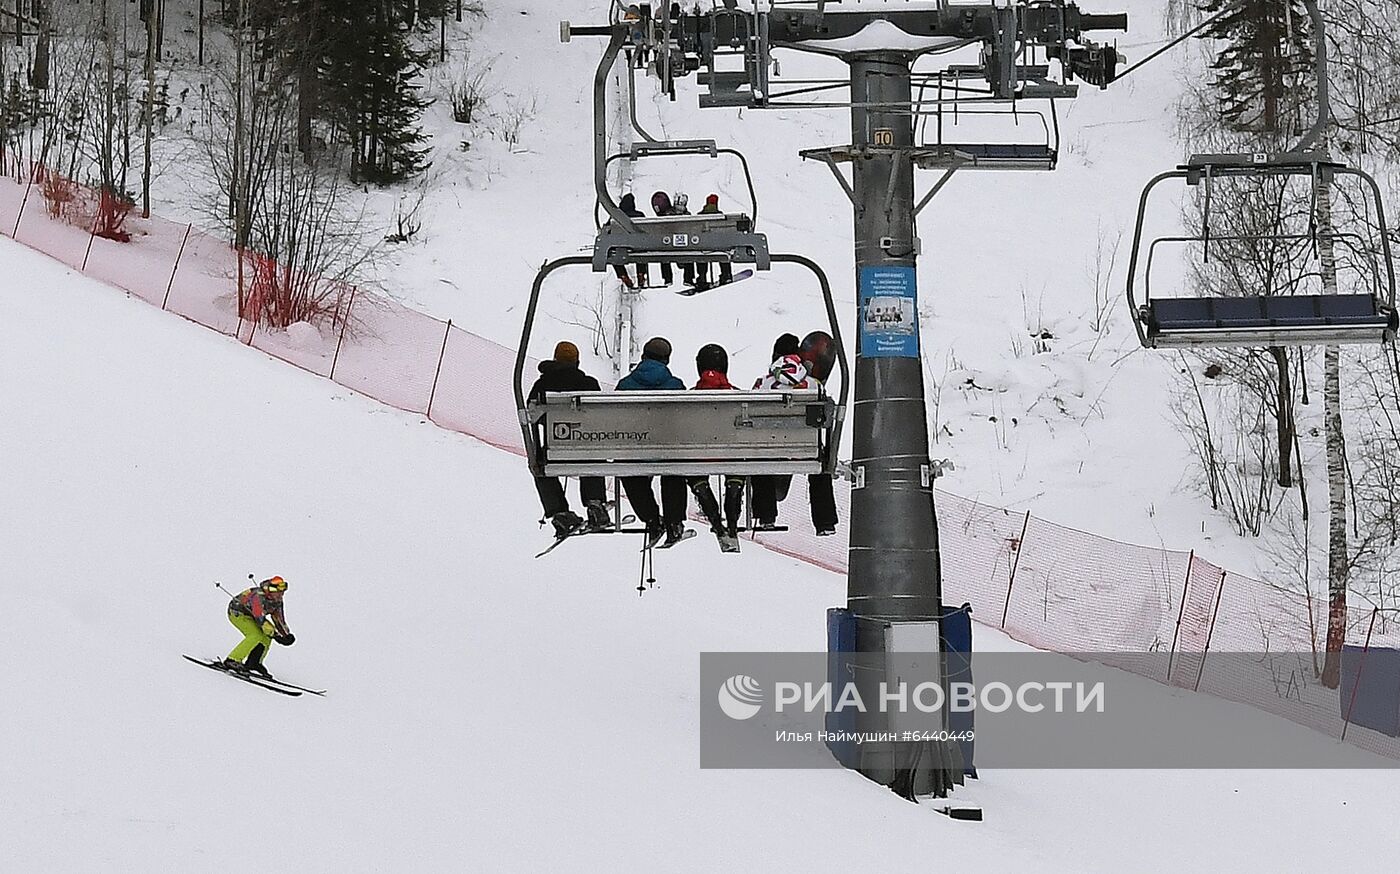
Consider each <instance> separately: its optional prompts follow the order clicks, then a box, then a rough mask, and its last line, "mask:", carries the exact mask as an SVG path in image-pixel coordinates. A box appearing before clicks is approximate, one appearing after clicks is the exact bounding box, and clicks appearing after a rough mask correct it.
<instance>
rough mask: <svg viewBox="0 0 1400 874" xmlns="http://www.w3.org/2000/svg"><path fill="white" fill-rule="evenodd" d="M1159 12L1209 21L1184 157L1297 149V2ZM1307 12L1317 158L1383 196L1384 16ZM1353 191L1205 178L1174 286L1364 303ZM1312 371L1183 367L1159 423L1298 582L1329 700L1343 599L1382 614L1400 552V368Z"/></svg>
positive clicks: (1394, 147) (1305, 60)
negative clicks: (1205, 190)
mask: <svg viewBox="0 0 1400 874" xmlns="http://www.w3.org/2000/svg"><path fill="white" fill-rule="evenodd" d="M1169 12H1170V13H1172V14H1173V15H1174V16H1177V19H1176V20H1177V23H1178V24H1182V25H1194V24H1195V23H1196V22H1198V21H1208V22H1209V23H1208V24H1206V25H1205V27H1204V28H1203V29H1202V30H1201V32H1200V35H1201V36H1202V37H1204V38H1206V39H1207V40H1209V43H1208V46H1209V50H1210V51H1211V52H1212V54H1213V63H1212V64H1211V74H1212V75H1211V76H1210V78H1209V81H1207V82H1203V83H1188V88H1187V93H1186V95H1185V97H1184V98H1183V100H1182V103H1181V122H1182V124H1181V138H1182V139H1183V140H1184V141H1185V143H1186V145H1187V147H1188V148H1189V149H1190V150H1191V151H1198V152H1246V153H1254V152H1279V151H1284V150H1286V149H1287V148H1289V147H1291V146H1293V145H1294V144H1295V143H1297V142H1298V140H1299V139H1300V137H1301V135H1302V134H1303V132H1304V131H1306V130H1307V129H1309V128H1310V127H1311V125H1312V123H1313V119H1314V118H1315V117H1316V115H1317V78H1316V74H1315V72H1314V59H1315V51H1316V44H1315V42H1314V40H1315V38H1316V34H1315V32H1314V31H1315V28H1314V27H1313V24H1312V21H1311V19H1310V16H1309V13H1308V10H1307V9H1306V7H1305V5H1304V3H1303V2H1302V0H1194V3H1193V4H1192V5H1190V6H1188V5H1187V4H1186V3H1184V2H1183V0H1173V2H1172V4H1171V6H1170V8H1169ZM1324 12H1325V16H1326V32H1327V39H1328V54H1329V61H1330V63H1329V70H1328V82H1329V85H1330V91H1331V100H1330V105H1331V110H1332V117H1331V119H1330V122H1329V124H1328V125H1327V127H1326V128H1325V129H1324V131H1323V140H1322V142H1321V143H1320V144H1319V147H1320V148H1322V149H1325V150H1330V151H1331V152H1332V153H1334V154H1336V155H1338V156H1339V157H1341V158H1343V159H1344V160H1347V161H1349V162H1350V163H1353V164H1358V163H1359V164H1363V165H1365V169H1368V170H1371V171H1372V172H1374V173H1376V174H1377V175H1378V176H1382V177H1390V178H1391V179H1392V181H1393V176H1392V175H1391V174H1392V168H1393V167H1395V166H1396V165H1397V164H1396V162H1397V160H1400V97H1397V95H1396V93H1395V91H1394V88H1393V83H1394V82H1395V81H1396V78H1397V77H1398V76H1400V40H1397V38H1396V36H1395V34H1396V33H1397V32H1400V31H1398V30H1397V29H1400V7H1397V6H1396V4H1394V3H1393V2H1387V0H1331V2H1330V3H1329V4H1327V8H1326V9H1325V10H1324ZM1387 83H1390V84H1387ZM1392 190H1393V188H1392ZM1360 193H1361V192H1358V191H1353V190H1350V189H1346V188H1343V187H1342V186H1341V185H1334V184H1332V182H1331V180H1330V179H1328V178H1327V177H1326V176H1323V177H1320V178H1319V179H1318V180H1316V181H1314V180H1312V179H1311V178H1307V177H1302V178H1299V177H1293V178H1291V179H1290V178H1287V177H1281V176H1274V177H1258V178H1248V177H1246V178H1237V179H1228V180H1215V181H1214V183H1213V184H1212V192H1211V206H1210V212H1209V222H1208V226H1209V228H1210V235H1211V241H1210V243H1209V246H1210V252H1209V256H1210V257H1209V259H1208V260H1196V261H1195V262H1193V263H1192V265H1191V266H1190V268H1189V270H1188V276H1187V281H1188V283H1189V284H1190V285H1192V286H1194V287H1195V288H1196V290H1197V291H1198V292H1199V293H1201V294H1203V295H1208V296H1220V295H1275V294H1278V295H1284V294H1292V293H1297V292H1306V293H1314V294H1316V293H1338V292H1341V293H1359V292H1371V291H1376V290H1379V289H1377V288H1376V286H1375V284H1374V282H1375V280H1376V278H1377V275H1376V273H1375V272H1374V268H1375V267H1376V266H1377V265H1382V263H1383V262H1382V261H1381V259H1380V248H1381V242H1382V240H1381V236H1380V235H1381V230H1382V229H1381V227H1380V224H1379V222H1378V220H1377V217H1376V216H1375V215H1374V214H1372V213H1371V212H1369V211H1368V210H1367V209H1366V208H1365V204H1364V201H1363V200H1362V198H1361V197H1359V196H1358V195H1359V194H1360ZM1203 210H1204V206H1203V198H1201V197H1197V198H1196V199H1188V201H1187V203H1186V204H1185V207H1184V211H1185V218H1186V221H1187V222H1188V223H1191V224H1194V225H1195V226H1197V227H1199V226H1201V225H1202V223H1203V222H1205V220H1206V216H1205V214H1204V212H1203ZM1391 212H1392V214H1393V213H1394V210H1391ZM1382 269H1383V267H1382ZM1317 357H1318V356H1317V354H1316V352H1314V351H1313V350H1309V349H1307V348H1303V349H1289V348H1285V347H1273V348H1268V349H1241V350H1212V351H1209V352H1205V353H1194V354H1187V355H1184V364H1185V366H1184V367H1183V372H1182V382H1181V385H1180V391H1179V393H1178V399H1177V404H1176V413H1177V417H1178V419H1179V420H1180V421H1181V422H1182V423H1183V425H1184V426H1185V427H1186V428H1187V430H1188V432H1189V433H1190V435H1191V443H1192V446H1193V449H1194V451H1195V453H1196V455H1197V457H1198V460H1199V462H1200V465H1201V468H1202V470H1203V472H1204V477H1203V480H1204V483H1205V486H1206V489H1207V492H1208V494H1209V496H1210V497H1211V499H1212V501H1213V503H1214V504H1215V506H1217V507H1218V508H1220V509H1222V510H1223V511H1225V512H1226V513H1227V514H1228V515H1229V516H1230V518H1231V519H1232V521H1233V522H1234V523H1235V526H1236V529H1237V530H1238V531H1239V532H1240V533H1242V534H1249V535H1256V536H1260V535H1262V536H1266V537H1272V538H1273V539H1274V542H1275V543H1276V544H1282V545H1281V546H1278V547H1277V549H1276V552H1277V554H1278V555H1279V557H1280V563H1281V564H1287V565H1288V566H1289V567H1290V568H1292V569H1294V570H1298V569H1301V571H1300V572H1299V573H1297V574H1296V575H1295V576H1296V578H1297V580H1298V585H1299V587H1300V588H1301V591H1300V592H1299V594H1301V595H1302V596H1303V597H1305V598H1306V600H1307V606H1308V614H1309V616H1310V617H1315V619H1314V621H1312V622H1311V623H1310V625H1311V627H1310V628H1309V632H1310V633H1311V637H1312V640H1313V643H1314V648H1315V651H1319V652H1321V653H1322V654H1323V655H1322V658H1321V661H1320V663H1319V665H1318V672H1319V675H1320V677H1321V680H1322V682H1323V683H1324V684H1325V685H1328V686H1332V687H1335V686H1336V685H1337V683H1338V682H1339V679H1340V652H1341V649H1342V643H1343V641H1344V639H1345V636H1346V633H1347V630H1348V629H1347V622H1348V595H1349V594H1351V595H1352V596H1353V599H1356V598H1358V597H1359V598H1361V599H1363V600H1364V601H1365V602H1367V606H1370V605H1372V604H1375V605H1379V606H1397V605H1396V604H1394V603H1391V600H1390V599H1392V598H1393V597H1394V594H1395V590H1396V588H1397V586H1396V584H1395V582H1394V580H1393V579H1392V574H1391V573H1390V572H1389V570H1388V566H1387V563H1388V562H1389V561H1390V560H1391V559H1392V558H1393V557H1396V556H1397V555H1400V550H1398V549H1397V547H1400V536H1397V534H1398V532H1400V503H1397V485H1396V479H1395V473H1396V472H1397V470H1400V427H1398V426H1400V410H1397V390H1400V360H1398V359H1397V358H1396V355H1395V352H1394V350H1391V349H1383V350H1382V349H1365V348H1349V349H1348V350H1347V352H1346V354H1345V355H1344V354H1343V352H1342V350H1341V349H1340V348H1339V347H1337V346H1327V347H1324V349H1323V350H1321V356H1320V357H1321V362H1320V364H1321V367H1320V368H1319V367H1318V364H1319V362H1318V361H1317ZM1319 376H1320V377H1321V379H1320V382H1321V386H1320V387H1321V396H1322V407H1323V409H1322V414H1321V416H1320V417H1317V420H1320V421H1318V424H1317V425H1316V426H1314V427H1311V428H1309V427H1304V426H1303V425H1301V424H1300V408H1304V409H1306V408H1307V407H1308V406H1310V405H1311V403H1312V401H1313V399H1314V397H1315V388H1316V386H1315V385H1310V383H1314V381H1316V380H1318V378H1319ZM1343 386H1346V388H1347V392H1346V393H1345V394H1344V392H1343ZM1310 388H1312V389H1313V390H1314V393H1312V394H1310ZM1319 443H1320V444H1321V445H1320V446H1319V445H1318V444H1319ZM1319 452H1320V455H1321V457H1322V459H1323V460H1324V464H1323V468H1324V471H1325V473H1324V474H1323V475H1322V477H1320V479H1321V481H1322V484H1323V485H1324V488H1323V489H1322V491H1323V493H1324V494H1325V495H1326V497H1327V500H1326V518H1327V525H1326V526H1325V536H1314V527H1313V526H1312V525H1311V524H1310V523H1311V520H1310V517H1311V515H1312V511H1311V509H1310V505H1309V503H1308V495H1307V490H1308V486H1309V482H1308V477H1309V468H1308V461H1309V460H1310V459H1311V457H1312V456H1313V455H1314V454H1315V453H1319ZM1289 495H1296V496H1297V500H1288V499H1287V498H1288V496H1289ZM1314 553H1316V554H1317V557H1318V559H1319V560H1314ZM1315 584H1316V585H1315ZM1314 588H1321V589H1323V590H1325V592H1326V601H1327V609H1326V611H1325V614H1324V612H1323V611H1321V610H1314V609H1313V603H1314V600H1313V592H1314ZM1353 606H1354V605H1353ZM1324 615H1325V621H1323V616H1324Z"/></svg>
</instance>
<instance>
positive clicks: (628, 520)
mask: <svg viewBox="0 0 1400 874" xmlns="http://www.w3.org/2000/svg"><path fill="white" fill-rule="evenodd" d="M636 521H637V517H636V516H632V515H627V516H623V517H622V521H621V523H619V524H618V525H617V526H614V525H613V524H612V523H611V522H609V523H608V524H607V525H605V526H603V527H602V528H590V527H588V526H584V527H582V528H579V529H577V530H575V531H570V532H569V533H568V534H565V535H562V536H561V535H558V534H556V535H555V536H554V542H553V543H551V544H550V545H549V546H546V547H545V548H544V549H543V550H542V551H540V552H537V553H535V558H544V557H545V556H546V555H549V554H550V553H551V552H553V551H554V550H555V549H557V548H558V547H559V544H561V543H563V542H564V541H565V540H572V539H573V538H575V537H583V536H584V535H586V534H623V533H627V532H624V531H622V530H620V529H621V526H622V525H631V524H632V523H633V522H636Z"/></svg>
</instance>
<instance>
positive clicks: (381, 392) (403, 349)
mask: <svg viewBox="0 0 1400 874" xmlns="http://www.w3.org/2000/svg"><path fill="white" fill-rule="evenodd" d="M446 336H447V323H446V322H440V321H438V320H437V319H435V318H433V317H432V316H429V315H426V314H424V313H420V312H418V311H417V310H412V309H409V308H408V307H406V306H404V305H403V304H401V303H397V302H395V301H391V300H389V299H388V298H385V297H379V296H377V295H370V294H366V293H365V292H364V291H363V290H361V291H359V292H357V293H356V295H355V297H354V299H353V300H352V302H351V304H350V315H349V317H348V319H347V320H346V328H345V331H344V336H343V339H342V340H341V342H340V351H339V353H338V354H337V355H336V359H335V369H334V370H333V371H332V373H331V379H334V380H335V381H336V382H338V383H340V384H341V385H343V386H345V387H346V388H351V389H354V390H355V391H357V392H361V393H362V394H366V395H369V396H370V397H372V398H375V399H377V400H379V401H382V402H384V403H386V404H389V405H390V406H393V407H398V408H399V409H401V410H408V411H410V412H414V413H425V412H427V410H428V397H429V395H430V394H431V393H432V389H433V376H434V374H435V373H436V371H437V363H438V360H439V358H440V357H441V355H442V347H443V342H444V340H445V339H446Z"/></svg>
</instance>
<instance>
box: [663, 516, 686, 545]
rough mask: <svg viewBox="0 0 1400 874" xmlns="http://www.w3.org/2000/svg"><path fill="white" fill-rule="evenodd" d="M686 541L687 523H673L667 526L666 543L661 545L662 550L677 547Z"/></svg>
mask: <svg viewBox="0 0 1400 874" xmlns="http://www.w3.org/2000/svg"><path fill="white" fill-rule="evenodd" d="M684 539H685V523H684V522H672V523H671V524H670V525H667V526H666V542H665V543H663V544H661V546H662V548H665V547H667V546H675V545H676V544H677V543H680V542H681V541H682V540H684Z"/></svg>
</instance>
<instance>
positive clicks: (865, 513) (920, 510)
mask: <svg viewBox="0 0 1400 874" xmlns="http://www.w3.org/2000/svg"><path fill="white" fill-rule="evenodd" d="M846 60H847V61H848V62H849V64H850V67H851V102H852V103H853V104H854V105H855V106H854V109H853V110H852V113H851V135H852V140H851V142H852V145H853V146H854V149H853V151H854V152H855V158H854V160H853V162H852V165H853V169H852V175H853V187H854V190H855V202H856V211H855V240H856V244H855V256H856V274H857V275H856V283H857V294H858V307H859V309H860V311H859V312H858V314H857V317H858V320H859V323H858V325H857V331H856V343H857V346H856V367H855V410H854V414H853V425H852V434H853V443H854V446H853V454H852V466H853V467H854V468H855V469H856V470H857V475H858V477H859V476H861V475H862V474H861V471H863V485H862V482H861V481H860V480H859V479H858V481H857V483H856V485H857V488H855V489H854V490H853V491H852V494H851V523H850V525H851V546H850V571H849V577H848V581H847V606H848V607H849V609H850V610H851V611H852V612H853V613H855V614H856V615H858V616H861V617H867V618H874V619H888V620H896V621H899V620H929V619H936V618H937V617H938V615H939V611H940V607H941V601H942V591H941V588H942V586H941V582H940V580H939V561H938V533H937V527H936V523H935V520H934V516H933V500H932V481H931V479H930V478H929V455H928V419H927V416H926V414H925V406H924V378H923V368H922V366H921V363H920V360H919V345H918V344H919V336H918V321H917V319H918V307H917V298H916V297H914V280H913V268H914V263H915V252H914V246H915V244H914V165H913V160H912V157H911V155H910V153H909V151H908V150H909V149H910V148H912V147H913V145H914V119H913V116H912V115H911V114H910V99H911V94H910V91H911V88H910V75H909V73H910V66H911V63H912V58H911V57H910V56H909V55H907V54H904V53H902V52H897V51H878V52H870V53H862V54H857V55H850V56H848V57H847V58H846ZM882 268H884V269H882ZM901 284H903V287H901ZM872 298H873V299H874V300H875V302H876V303H877V304H879V307H878V309H879V310H880V312H874V311H873V310H872V309H871V308H870V307H869V303H870V301H871V299H872ZM909 298H913V300H909ZM904 300H909V302H908V303H903V302H902V301H904ZM911 310H912V313H911V312H910V311H911ZM911 316H912V320H913V321H912V324H909V323H908V320H909V319H910V318H911ZM901 317H902V319H901ZM877 318H879V319H880V320H881V321H873V320H875V319H877ZM909 331H912V332H913V333H912V338H911V337H909V336H908V335H907V332H909ZM901 332H905V333H904V336H903V338H902V339H901ZM861 648H862V649H865V647H861Z"/></svg>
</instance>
